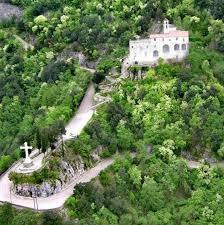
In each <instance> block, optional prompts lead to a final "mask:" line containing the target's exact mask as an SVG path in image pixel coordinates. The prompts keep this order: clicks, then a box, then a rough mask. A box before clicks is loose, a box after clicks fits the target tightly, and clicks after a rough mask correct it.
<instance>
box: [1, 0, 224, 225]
mask: <svg viewBox="0 0 224 225" xmlns="http://www.w3.org/2000/svg"><path fill="white" fill-rule="evenodd" d="M5 3H7V4H11V5H13V6H10V7H18V8H16V9H17V10H18V11H19V14H18V15H17V16H16V17H15V16H11V15H10V14H6V18H5V16H4V17H2V18H1V17H0V68H1V70H0V140H1V141H0V155H1V158H0V173H3V172H4V171H5V170H6V169H7V168H8V167H9V166H10V165H11V164H12V163H13V162H14V161H16V160H17V159H19V158H20V157H21V156H22V155H23V153H21V152H20V151H19V146H20V145H21V144H23V143H24V142H25V141H27V140H29V142H30V144H31V145H32V146H33V147H34V148H38V149H42V151H43V152H46V150H47V149H49V148H52V149H53V147H52V146H53V143H55V142H56V141H57V138H58V136H59V135H62V134H63V133H64V132H65V130H64V129H65V125H66V124H67V123H68V121H69V120H70V119H71V118H72V116H73V115H74V114H75V112H76V111H77V108H78V106H79V105H80V102H81V100H82V98H83V96H84V95H85V92H86V90H87V87H88V85H89V83H90V82H91V81H93V82H94V83H95V89H96V91H97V92H98V93H97V95H96V96H99V95H100V96H101V95H103V96H104V97H105V96H106V98H108V97H109V99H110V101H109V102H108V103H106V104H102V105H100V106H99V107H98V108H97V110H96V113H95V114H94V116H93V118H92V120H91V121H90V123H89V124H88V125H87V126H86V127H85V129H84V130H83V131H82V133H81V134H80V135H79V137H77V138H76V139H74V140H70V141H68V142H66V143H65V146H66V151H65V154H66V157H67V160H69V161H70V162H71V164H72V161H74V160H75V158H76V157H77V156H81V157H82V159H83V164H84V165H85V168H88V167H89V166H91V165H92V157H93V154H94V152H95V151H97V152H98V151H99V155H100V157H101V158H107V157H113V156H114V155H115V154H118V156H117V158H116V160H115V163H114V164H113V165H112V166H111V167H110V168H108V169H107V170H106V171H103V172H101V174H100V175H99V176H98V177H97V178H95V179H94V180H92V181H91V182H89V183H87V184H79V185H78V186H76V187H75V189H74V194H73V196H71V197H70V198H69V199H68V200H67V201H66V204H65V206H64V208H63V209H60V210H56V211H54V212H47V211H46V212H36V213H33V212H32V211H29V210H17V209H14V208H12V207H11V206H10V205H8V204H6V205H3V206H2V207H0V224H4V225H17V224H18V225H23V224H24V225H25V224H26V225H34V224H35V225H36V224H40V225H42V224H45V225H48V224H49V225H50V224H54V225H65V224H77V225H87V224H89V225H90V224H91V225H95V224H96V225H118V224H119V225H132V224H133V225H151V224H152V225H157V224H158V225H163V224H167V225H174V224H177V225H185V224H190V225H199V224H200V225H202V224H217V225H222V224H224V217H223V207H222V205H223V204H224V203H223V198H224V193H223V190H224V189H223V177H224V171H223V166H222V165H223V163H222V160H223V159H224V130H223V126H224V78H223V76H224V55H223V53H224V21H223V19H224V17H223V15H224V14H223V5H224V2H223V1H222V0H221V1H220V0H215V1H214V4H213V3H211V1H208V0H175V1H173V0H166V1H165V0H149V1H148V0H116V1H114V0H95V1H92V0H91V1H90V0H88V1H87V0H83V1H79V0H72V1H71V0H55V1H50V0H37V1H31V0H8V1H4V4H5ZM0 7H1V3H0ZM10 9H11V8H9V11H10ZM16 9H15V8H13V10H16ZM11 12H12V11H11ZM164 18H168V19H169V20H170V21H171V22H172V23H173V24H174V25H175V26H177V27H180V28H183V29H185V30H188V31H189V32H190V53H189V56H188V58H187V59H186V60H185V61H184V62H182V63H173V64H166V63H164V62H163V60H160V63H159V64H158V65H157V66H156V67H154V68H143V72H144V75H143V76H142V79H137V77H136V76H133V77H130V78H126V79H120V78H119V77H120V75H121V74H120V71H121V61H122V59H123V58H124V57H125V56H126V55H127V54H128V43H129V40H131V39H133V40H134V39H136V38H137V37H142V38H145V37H146V36H148V34H149V33H150V32H151V31H152V30H156V29H157V28H158V27H159V26H160V24H161V21H162V20H163V19H164ZM85 68H87V69H85ZM137 69H139V68H132V70H133V71H135V70H137ZM140 69H142V68H140ZM95 70H96V72H95V73H94V75H93V74H92V73H91V72H94V71H95ZM90 71H91V72H90ZM133 74H135V73H133ZM108 83H109V85H108ZM102 87H104V88H102ZM105 87H106V88H105ZM130 153H132V155H130ZM133 153H134V154H133ZM124 156H125V157H124ZM131 156H132V157H131ZM57 157H58V156H57ZM60 157H61V156H60ZM121 157H123V158H121ZM186 159H187V160H195V161H200V160H202V161H201V165H200V166H199V168H196V169H191V168H189V167H188V166H187V165H188V164H187V162H186ZM53 160H54V159H53ZM53 160H52V162H53ZM59 161H60V160H59ZM217 161H220V162H221V163H220V164H221V166H218V165H217V166H211V165H210V163H211V162H213V163H214V162H217ZM220 164H219V165H220ZM49 168H53V167H52V166H51V165H50V166H49ZM55 168H56V164H55ZM55 168H54V170H56V169H55ZM49 170H51V169H49ZM54 172H55V174H56V171H54ZM34 176H35V174H34ZM44 176H45V177H46V176H47V175H46V174H44ZM25 178H26V177H25ZM25 178H23V179H24V180H26V179H25ZM35 179H37V178H36V177H35ZM46 179H47V178H46ZM20 182H22V181H20ZM46 204H47V203H46Z"/></svg>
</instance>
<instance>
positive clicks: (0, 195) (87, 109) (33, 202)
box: [0, 84, 200, 211]
mask: <svg viewBox="0 0 224 225" xmlns="http://www.w3.org/2000/svg"><path fill="white" fill-rule="evenodd" d="M94 94H95V91H94V87H93V85H92V84H91V85H90V86H89V88H88V90H87V92H86V94H85V96H84V98H83V100H82V102H81V104H80V107H79V109H78V111H77V113H76V114H75V116H74V117H73V118H72V120H71V121H70V122H69V124H68V125H67V126H66V131H67V132H66V134H65V135H64V139H65V140H69V139H72V138H74V137H75V136H77V135H79V134H80V133H81V131H82V130H83V128H84V127H85V125H86V124H87V123H88V122H89V120H90V119H91V117H92V115H93V109H92V108H93V102H94V100H93V99H94ZM39 158H40V155H39V156H37V157H36V158H34V159H33V160H34V161H35V160H36V161H37V160H39ZM113 162H114V159H113V158H110V159H105V160H103V161H101V162H100V163H98V164H97V165H96V166H95V167H93V168H91V169H89V170H87V171H85V172H84V173H83V174H81V175H80V176H78V177H77V178H76V179H74V180H73V182H72V183H71V184H70V185H68V186H67V187H66V188H65V189H63V190H62V191H61V192H59V193H57V194H54V195H52V196H49V197H47V198H36V199H33V198H28V197H21V196H17V195H15V194H14V193H12V192H11V187H12V182H11V181H10V180H9V179H8V175H9V173H10V172H11V171H15V170H16V168H17V167H18V166H19V165H20V164H21V162H18V163H17V164H16V165H14V166H13V167H12V168H10V169H9V170H8V171H7V172H6V173H5V174H4V175H2V176H1V177H0V202H1V203H4V202H9V203H12V204H13V205H14V206H15V207H20V208H31V209H36V210H39V211H42V210H51V209H56V208H60V207H62V206H63V205H64V203H65V201H66V199H67V198H68V197H69V196H71V195H72V193H73V189H74V187H75V185H77V184H78V183H86V182H89V181H90V180H92V179H93V178H95V177H96V176H97V175H98V174H99V173H100V172H101V171H102V170H104V169H106V168H107V167H108V166H110V165H111V164H112V163H113ZM199 165H200V163H199V162H196V161H188V166H189V168H198V167H199Z"/></svg>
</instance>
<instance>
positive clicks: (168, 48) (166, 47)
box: [163, 45, 170, 53]
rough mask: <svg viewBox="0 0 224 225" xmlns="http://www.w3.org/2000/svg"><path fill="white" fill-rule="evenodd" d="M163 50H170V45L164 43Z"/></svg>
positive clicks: (165, 51) (166, 51)
mask: <svg viewBox="0 0 224 225" xmlns="http://www.w3.org/2000/svg"><path fill="white" fill-rule="evenodd" d="M163 52H164V53H168V52H170V47H169V45H163Z"/></svg>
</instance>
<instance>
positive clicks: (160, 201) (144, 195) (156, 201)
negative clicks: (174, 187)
mask: <svg viewBox="0 0 224 225" xmlns="http://www.w3.org/2000/svg"><path fill="white" fill-rule="evenodd" d="M140 196H141V197H140V199H139V200H140V202H141V205H142V209H143V210H144V211H145V212H148V211H154V212H155V211H158V210H160V209H162V208H163V207H164V205H165V196H164V193H163V191H162V189H161V186H159V184H158V183H156V181H155V180H154V179H153V178H149V177H145V181H144V183H143V185H142V190H141V192H140Z"/></svg>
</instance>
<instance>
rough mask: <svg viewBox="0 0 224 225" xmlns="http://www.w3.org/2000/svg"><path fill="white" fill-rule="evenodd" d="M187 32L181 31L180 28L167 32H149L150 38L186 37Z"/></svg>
mask: <svg viewBox="0 0 224 225" xmlns="http://www.w3.org/2000/svg"><path fill="white" fill-rule="evenodd" d="M188 36H189V32H188V31H182V30H174V31H170V32H169V33H167V34H150V35H149V37H150V38H169V37H188Z"/></svg>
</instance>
